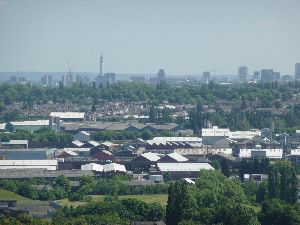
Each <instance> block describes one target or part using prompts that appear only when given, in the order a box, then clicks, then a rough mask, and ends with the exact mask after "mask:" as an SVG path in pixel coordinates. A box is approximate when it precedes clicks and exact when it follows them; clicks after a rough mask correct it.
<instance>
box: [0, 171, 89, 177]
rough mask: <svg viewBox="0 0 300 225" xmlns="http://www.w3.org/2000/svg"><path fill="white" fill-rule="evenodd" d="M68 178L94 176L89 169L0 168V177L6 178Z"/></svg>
mask: <svg viewBox="0 0 300 225" xmlns="http://www.w3.org/2000/svg"><path fill="white" fill-rule="evenodd" d="M61 175H63V176H65V177H68V178H73V177H82V176H95V174H94V173H93V171H90V170H42V169H7V170H0V177H1V178H7V179H24V178H42V177H43V178H56V177H58V176H61Z"/></svg>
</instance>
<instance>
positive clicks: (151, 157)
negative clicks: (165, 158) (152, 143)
mask: <svg viewBox="0 0 300 225" xmlns="http://www.w3.org/2000/svg"><path fill="white" fill-rule="evenodd" d="M141 156H143V157H144V158H146V159H148V160H150V161H152V162H156V161H158V160H159V159H160V157H159V156H158V155H157V154H155V153H152V152H147V153H143V154H141Z"/></svg>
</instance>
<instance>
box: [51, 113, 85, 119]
mask: <svg viewBox="0 0 300 225" xmlns="http://www.w3.org/2000/svg"><path fill="white" fill-rule="evenodd" d="M50 116H52V117H59V118H61V119H84V113H83V112H51V113H50Z"/></svg>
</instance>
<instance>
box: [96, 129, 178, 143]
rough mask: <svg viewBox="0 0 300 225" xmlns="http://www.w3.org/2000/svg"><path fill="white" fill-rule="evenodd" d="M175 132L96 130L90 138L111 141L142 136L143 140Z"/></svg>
mask: <svg viewBox="0 0 300 225" xmlns="http://www.w3.org/2000/svg"><path fill="white" fill-rule="evenodd" d="M174 135H175V134H174V133H173V132H169V131H160V132H152V131H150V130H144V131H142V132H139V131H109V130H103V131H96V132H93V133H92V139H93V140H95V141H111V140H134V139H136V138H142V139H145V140H149V139H152V138H154V137H157V136H164V137H172V136H174Z"/></svg>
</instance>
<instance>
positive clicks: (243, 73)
mask: <svg viewBox="0 0 300 225" xmlns="http://www.w3.org/2000/svg"><path fill="white" fill-rule="evenodd" d="M247 77H248V68H247V66H240V67H239V70H238V78H239V81H240V82H246V81H247Z"/></svg>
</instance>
